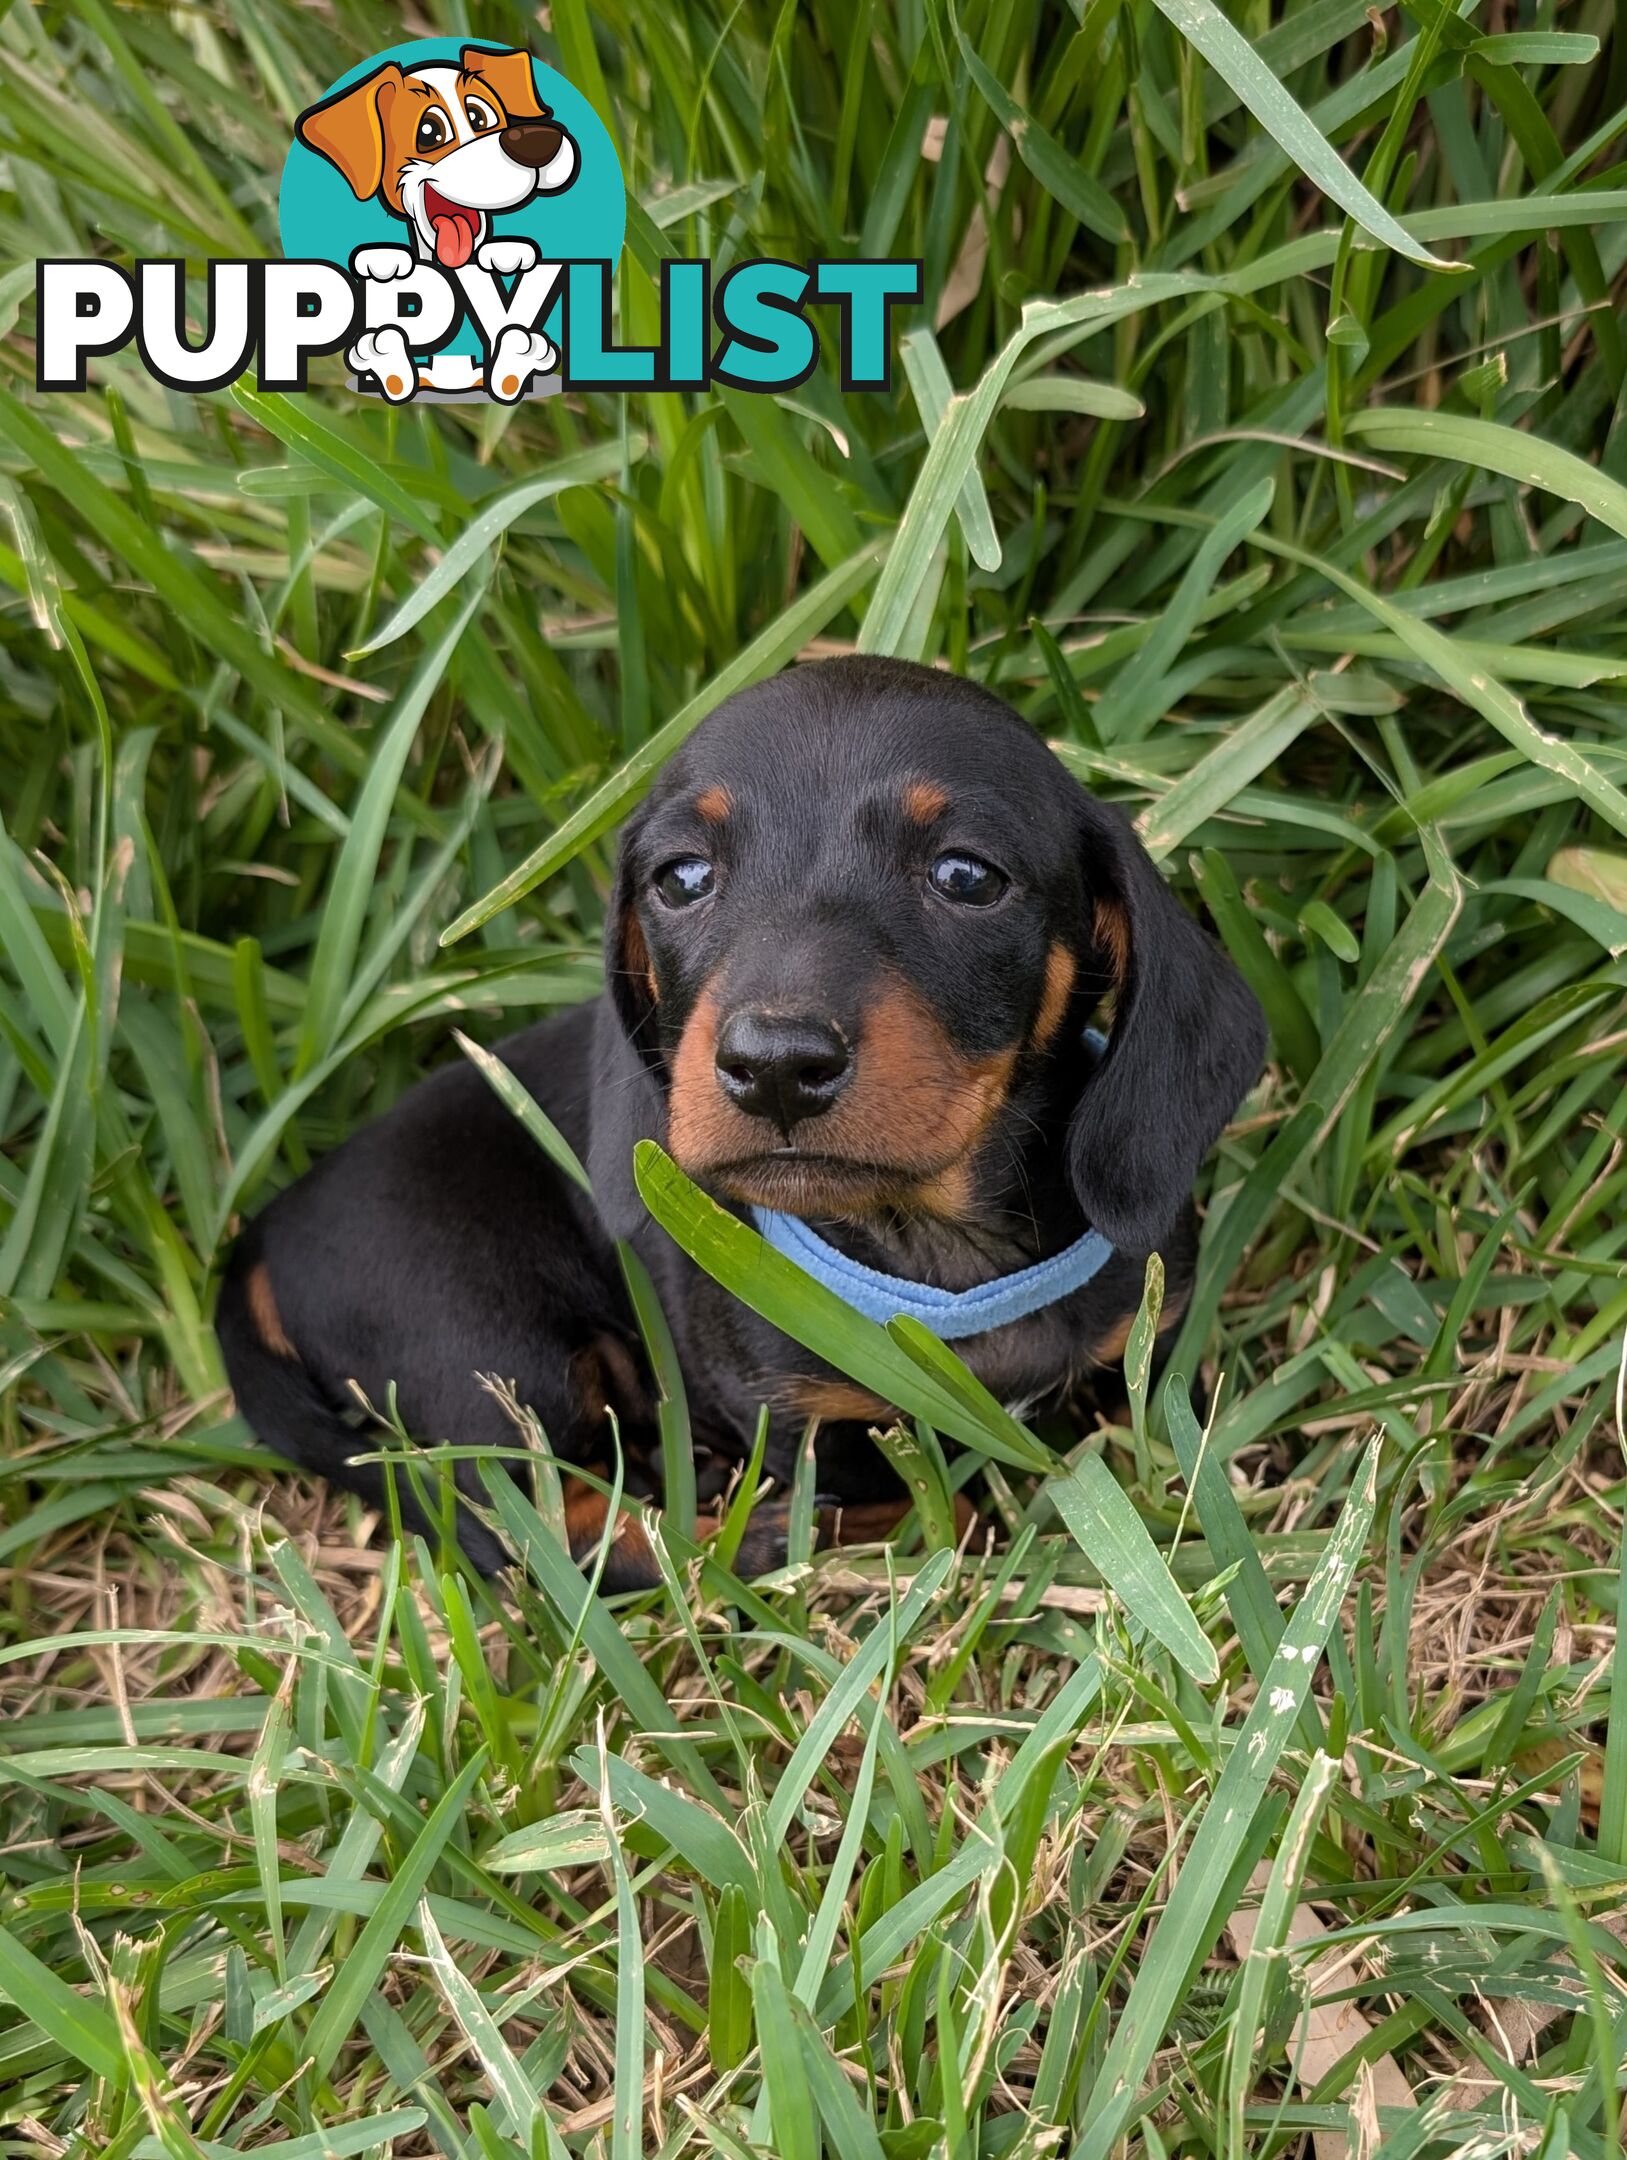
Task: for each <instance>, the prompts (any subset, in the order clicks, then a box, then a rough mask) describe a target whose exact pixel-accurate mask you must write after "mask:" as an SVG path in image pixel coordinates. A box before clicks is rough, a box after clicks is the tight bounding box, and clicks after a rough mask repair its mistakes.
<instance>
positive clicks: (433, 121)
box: [414, 112, 447, 150]
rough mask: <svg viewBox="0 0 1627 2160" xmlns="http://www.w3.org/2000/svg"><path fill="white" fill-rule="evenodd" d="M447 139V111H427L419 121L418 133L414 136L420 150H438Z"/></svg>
mask: <svg viewBox="0 0 1627 2160" xmlns="http://www.w3.org/2000/svg"><path fill="white" fill-rule="evenodd" d="M446 139H447V133H446V115H445V113H439V112H427V113H425V115H424V117H423V118H422V120H420V121H419V123H418V133H417V136H416V137H415V138H414V140H415V141H416V143H417V146H418V148H419V149H420V150H438V149H439V148H440V147H441V145H442V143H443V142H445V141H446Z"/></svg>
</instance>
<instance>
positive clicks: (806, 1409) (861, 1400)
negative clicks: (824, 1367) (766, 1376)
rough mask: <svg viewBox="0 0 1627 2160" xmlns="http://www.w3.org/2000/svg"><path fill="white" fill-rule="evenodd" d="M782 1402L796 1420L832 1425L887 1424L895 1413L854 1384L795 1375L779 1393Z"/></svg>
mask: <svg viewBox="0 0 1627 2160" xmlns="http://www.w3.org/2000/svg"><path fill="white" fill-rule="evenodd" d="M776 1393H777V1394H778V1396H779V1399H780V1401H781V1402H782V1403H783V1404H784V1405H785V1407H786V1409H787V1410H789V1411H790V1412H791V1413H792V1414H793V1415H794V1416H798V1417H805V1418H821V1419H823V1421H824V1422H825V1423H826V1424H828V1425H840V1424H849V1423H852V1422H854V1421H857V1422H859V1423H861V1424H865V1425H877V1424H886V1423H888V1422H890V1420H891V1418H892V1415H893V1412H892V1406H891V1405H890V1404H889V1403H884V1402H883V1401H882V1399H881V1397H880V1396H879V1395H872V1394H871V1392H870V1390H869V1389H868V1388H862V1387H859V1386H858V1385H857V1384H856V1383H855V1382H854V1381H852V1380H827V1379H820V1378H818V1377H816V1376H815V1375H813V1374H809V1373H793V1374H791V1375H790V1377H789V1378H788V1379H786V1380H784V1381H782V1382H781V1384H780V1386H779V1388H778V1389H777V1390H776Z"/></svg>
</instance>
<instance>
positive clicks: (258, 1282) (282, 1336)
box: [244, 1260, 299, 1358]
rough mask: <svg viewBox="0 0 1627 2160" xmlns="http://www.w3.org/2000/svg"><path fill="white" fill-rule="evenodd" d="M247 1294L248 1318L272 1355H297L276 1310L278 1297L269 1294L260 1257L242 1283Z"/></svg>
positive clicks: (269, 1278)
mask: <svg viewBox="0 0 1627 2160" xmlns="http://www.w3.org/2000/svg"><path fill="white" fill-rule="evenodd" d="M244 1292H245V1295H246V1296H247V1298H248V1307H249V1319H250V1320H251V1321H252V1323H253V1326H254V1332H255V1334H256V1335H258V1336H259V1338H260V1340H261V1342H262V1343H263V1344H264V1345H265V1347H266V1348H267V1349H268V1350H269V1351H270V1352H271V1354H272V1356H273V1357H280V1358H291V1357H298V1355H299V1352H298V1351H297V1350H296V1349H295V1348H294V1346H293V1344H292V1343H291V1342H290V1341H289V1339H288V1334H287V1330H286V1329H285V1328H284V1326H283V1324H282V1314H281V1313H280V1312H278V1310H277V1300H276V1298H275V1297H274V1296H273V1294H272V1289H271V1276H270V1274H269V1273H268V1271H267V1269H266V1264H265V1262H264V1261H263V1260H257V1261H256V1262H255V1263H254V1265H253V1267H251V1268H250V1269H249V1275H248V1281H247V1282H246V1283H245V1285H244Z"/></svg>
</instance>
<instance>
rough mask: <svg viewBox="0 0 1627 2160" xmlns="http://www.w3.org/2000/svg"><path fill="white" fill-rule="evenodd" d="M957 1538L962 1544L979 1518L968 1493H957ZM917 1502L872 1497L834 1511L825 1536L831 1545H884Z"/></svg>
mask: <svg viewBox="0 0 1627 2160" xmlns="http://www.w3.org/2000/svg"><path fill="white" fill-rule="evenodd" d="M954 1505H955V1542H956V1543H957V1544H958V1543H959V1542H960V1541H961V1539H963V1538H964V1537H965V1535H966V1533H967V1532H968V1531H969V1530H970V1529H972V1527H973V1526H974V1525H975V1523H976V1521H977V1510H976V1508H974V1507H973V1506H972V1503H971V1502H970V1501H969V1500H968V1499H967V1497H966V1495H965V1494H964V1493H956V1494H955V1496H954ZM913 1506H914V1502H913V1501H911V1500H907V1499H904V1500H870V1501H866V1502H865V1503H864V1505H863V1506H861V1507H845V1508H838V1509H836V1510H835V1511H834V1523H833V1534H832V1535H831V1537H830V1538H829V1539H828V1540H826V1539H823V1538H822V1539H821V1540H820V1542H821V1544H824V1543H827V1542H828V1543H829V1544H831V1545H881V1544H884V1543H885V1542H886V1540H887V1539H888V1538H890V1537H891V1536H892V1534H893V1532H894V1531H895V1530H896V1529H897V1528H898V1526H899V1524H900V1523H902V1521H903V1520H904V1517H905V1516H906V1515H907V1514H908V1513H909V1511H910V1509H911V1508H912V1507H913Z"/></svg>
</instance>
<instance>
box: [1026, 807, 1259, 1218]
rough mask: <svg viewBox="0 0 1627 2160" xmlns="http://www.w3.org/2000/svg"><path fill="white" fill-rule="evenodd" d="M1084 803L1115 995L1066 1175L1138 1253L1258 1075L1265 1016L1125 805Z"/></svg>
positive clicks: (1096, 918) (1171, 1214) (1100, 928)
mask: <svg viewBox="0 0 1627 2160" xmlns="http://www.w3.org/2000/svg"><path fill="white" fill-rule="evenodd" d="M1081 792H1082V791H1081ZM1083 808H1084V817H1083V822H1084V874H1085V885H1086V891H1087V895H1088V896H1089V902H1090V904H1091V905H1092V907H1093V934H1094V940H1095V944H1096V948H1097V960H1098V964H1099V966H1100V967H1101V969H1102V971H1103V973H1105V974H1106V975H1108V976H1110V977H1111V979H1112V980H1113V982H1114V984H1115V985H1116V989H1117V1002H1116V1006H1115V1012H1114V1021H1113V1032H1112V1036H1111V1039H1110V1041H1109V1043H1108V1048H1107V1054H1106V1056H1105V1057H1104V1058H1103V1059H1102V1061H1101V1063H1100V1064H1099V1065H1098V1066H1097V1068H1096V1071H1095V1072H1094V1074H1093V1075H1092V1076H1091V1078H1090V1079H1089V1080H1088V1081H1087V1082H1086V1084H1085V1088H1084V1092H1083V1094H1082V1095H1081V1096H1080V1098H1079V1106H1078V1108H1077V1110H1076V1111H1075V1112H1074V1115H1073V1122H1072V1124H1071V1125H1070V1126H1069V1128H1068V1174H1069V1177H1070V1179H1071V1180H1072V1184H1073V1188H1074V1192H1075V1194H1076V1195H1077V1196H1078V1199H1079V1203H1080V1205H1081V1206H1082V1207H1083V1209H1084V1210H1085V1213H1086V1214H1087V1216H1088V1217H1089V1218H1090V1220H1091V1222H1092V1223H1093V1224H1094V1225H1095V1226H1096V1227H1097V1228H1098V1229H1099V1230H1101V1231H1102V1233H1103V1235H1104V1236H1106V1237H1108V1238H1110V1239H1111V1240H1112V1241H1113V1243H1114V1244H1115V1245H1117V1246H1118V1247H1119V1248H1120V1249H1121V1250H1122V1251H1125V1252H1133V1253H1147V1252H1152V1251H1154V1250H1156V1248H1157V1246H1158V1243H1159V1240H1160V1239H1161V1238H1162V1237H1163V1236H1164V1235H1165V1233H1166V1232H1167V1231H1168V1229H1169V1228H1170V1226H1171V1224H1172V1223H1173V1222H1174V1221H1175V1218H1176V1216H1177V1214H1178V1213H1179V1211H1180V1207H1181V1203H1182V1202H1183V1201H1184V1200H1185V1198H1186V1196H1187V1194H1188V1193H1189V1192H1190V1191H1191V1188H1192V1184H1193V1181H1194V1179H1195V1178H1196V1176H1197V1172H1198V1165H1199V1164H1200V1163H1201V1162H1202V1160H1203V1158H1204V1156H1205V1155H1206V1154H1207V1153H1208V1151H1209V1148H1210V1147H1211V1145H1212V1144H1213V1142H1214V1141H1215V1140H1216V1138H1217V1137H1218V1136H1219V1134H1220V1133H1221V1131H1222V1130H1223V1129H1224V1127H1225V1124H1226V1120H1227V1119H1228V1118H1229V1117H1230V1116H1231V1114H1232V1112H1233V1110H1235V1109H1236V1107H1237V1105H1238V1103H1239V1102H1241V1101H1242V1099H1243V1097H1244V1095H1245V1094H1247V1092H1248V1090H1249V1088H1250V1087H1252V1085H1253V1084H1254V1081H1255V1079H1256V1078H1257V1077H1258V1075H1259V1071H1260V1067H1261V1065H1262V1064H1263V1063H1264V1060H1265V1049H1266V1027H1265V1015H1264V1014H1263V1013H1262V1012H1261V1010H1260V1008H1259V1005H1258V1004H1257V1003H1256V1002H1255V999H1254V995H1253V993H1252V992H1251V991H1250V990H1249V988H1248V987H1247V985H1246V984H1245V983H1244V981H1243V979H1242V977H1241V976H1240V975H1239V974H1238V972H1237V970H1236V969H1235V968H1234V967H1233V966H1232V963H1231V961H1230V960H1229V959H1227V957H1226V955H1225V953H1224V952H1223V951H1222V949H1221V947H1220V946H1219V945H1218V944H1217V943H1216V942H1215V940H1214V939H1213V938H1211V937H1209V936H1208V935H1207V934H1206V933H1205V932H1204V931H1203V930H1201V929H1200V928H1199V927H1198V925H1197V924H1196V923H1195V922H1194V921H1193V920H1192V918H1191V916H1190V915H1188V914H1187V912H1186V910H1185V909H1184V908H1183V907H1182V906H1181V904H1180V902H1179V901H1178V900H1176V898H1175V896H1174V895H1173V894H1172V893H1171V892H1170V890H1169V888H1168V886H1167V885H1166V884H1165V883H1164V881H1163V879H1162V878H1161V877H1160V876H1159V875H1158V872H1157V870H1156V869H1155V868H1154V867H1153V863H1152V860H1151V858H1150V857H1149V856H1148V854H1147V852H1146V850H1145V849H1144V848H1143V847H1142V845H1141V843H1140V841H1139V840H1138V839H1137V838H1136V836H1135V834H1134V833H1133V832H1132V831H1131V829H1130V825H1129V822H1128V820H1127V819H1126V818H1125V817H1124V816H1123V815H1122V813H1121V812H1119V811H1118V810H1115V809H1114V808H1112V807H1111V805H1109V804H1107V803H1099V802H1097V801H1096V800H1095V799H1094V798H1093V797H1091V796H1088V795H1086V796H1084V797H1083Z"/></svg>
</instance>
